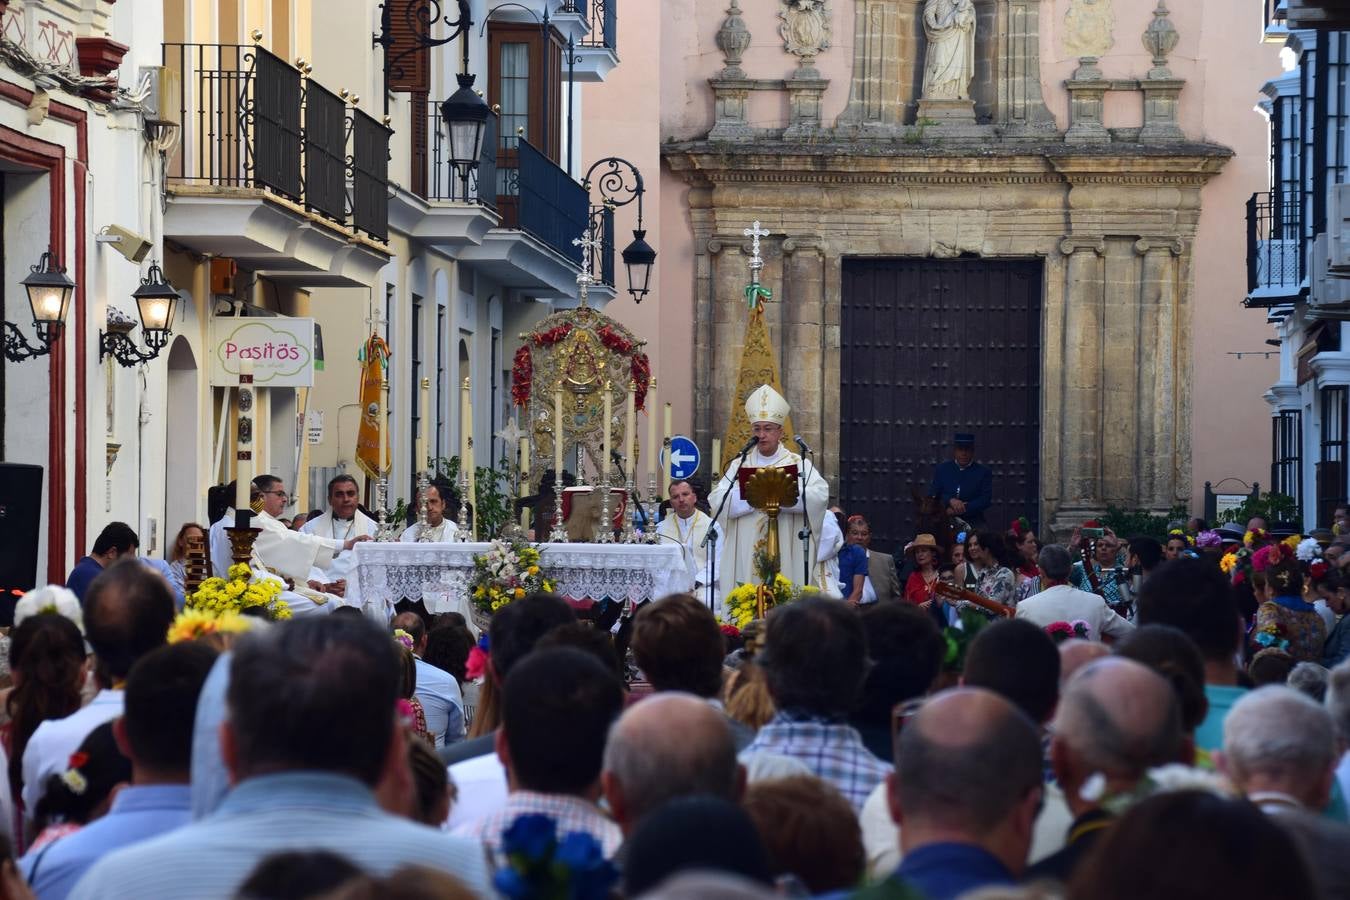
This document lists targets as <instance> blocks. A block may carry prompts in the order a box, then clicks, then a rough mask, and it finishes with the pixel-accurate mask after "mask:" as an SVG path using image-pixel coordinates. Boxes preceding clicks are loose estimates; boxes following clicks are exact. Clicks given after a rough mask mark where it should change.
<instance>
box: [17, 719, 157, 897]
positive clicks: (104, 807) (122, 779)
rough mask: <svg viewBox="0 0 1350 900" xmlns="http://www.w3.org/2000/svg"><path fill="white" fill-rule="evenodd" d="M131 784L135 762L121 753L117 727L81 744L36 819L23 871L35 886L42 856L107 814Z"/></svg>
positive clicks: (101, 729) (51, 782) (52, 780)
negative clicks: (118, 794) (116, 796)
mask: <svg viewBox="0 0 1350 900" xmlns="http://www.w3.org/2000/svg"><path fill="white" fill-rule="evenodd" d="M130 782H131V760H129V759H127V758H126V757H125V756H123V755H122V751H121V750H119V749H118V748H117V741H116V739H115V738H114V737H113V726H112V723H111V722H104V723H103V724H102V725H100V726H98V727H97V728H95V729H94V730H93V731H91V732H89V736H88V737H86V738H85V739H84V740H83V741H81V742H80V749H78V750H76V751H75V752H74V753H72V754H71V755H70V759H69V760H68V761H67V763H66V770H65V771H64V772H61V773H60V774H57V775H51V776H49V777H48V779H47V790H46V793H44V794H43V795H42V799H41V800H39V801H38V804H37V809H36V810H34V815H33V818H34V829H35V830H36V831H37V837H36V838H35V839H34V840H33V843H32V845H31V846H30V847H29V848H28V853H27V854H26V855H25V856H24V858H23V859H21V860H19V869H20V870H21V871H23V872H25V873H26V874H27V876H28V879H29V880H30V881H31V880H32V879H33V876H34V874H36V872H37V869H38V867H39V866H41V864H42V852H43V851H44V850H45V849H46V848H47V847H49V846H51V845H52V844H53V843H54V842H56V841H57V840H59V839H61V838H63V837H65V836H66V835H68V834H73V833H74V832H76V831H79V830H80V829H81V828H83V827H84V826H85V825H88V824H89V823H90V822H92V821H94V820H95V819H97V818H99V817H101V816H103V815H104V814H105V813H107V812H108V809H109V807H111V806H112V801H113V795H114V794H115V793H116V791H117V789H118V788H119V787H121V786H122V785H124V784H129V783H130Z"/></svg>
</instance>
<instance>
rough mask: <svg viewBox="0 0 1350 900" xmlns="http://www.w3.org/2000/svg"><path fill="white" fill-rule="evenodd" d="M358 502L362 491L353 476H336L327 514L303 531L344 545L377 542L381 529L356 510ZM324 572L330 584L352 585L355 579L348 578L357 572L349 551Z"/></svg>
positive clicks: (329, 487)
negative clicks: (363, 540) (360, 540)
mask: <svg viewBox="0 0 1350 900" xmlns="http://www.w3.org/2000/svg"><path fill="white" fill-rule="evenodd" d="M359 498H360V489H359V488H358V487H357V485H356V479H355V478H353V477H352V476H350V475H338V476H335V477H334V478H333V479H332V480H331V481H329V482H328V512H326V513H324V514H323V515H321V516H317V517H316V518H313V519H309V520H308V521H306V522H305V524H304V526H303V527H301V529H300V531H301V532H303V533H304V534H312V535H315V536H317V537H321V538H329V539H330V540H335V541H341V542H343V543H344V544H345V543H346V542H347V541H348V540H349V539H351V538H354V537H362V536H364V537H367V538H371V539H374V537H375V533H376V532H377V531H378V530H379V526H378V525H376V524H375V520H374V519H372V518H371V517H370V516H368V515H366V514H365V513H363V512H361V510H360V509H358V508H357V501H358V500H359ZM321 568H324V569H325V571H326V572H327V575H328V580H329V581H333V582H336V581H340V580H345V581H347V582H348V585H350V584H351V582H352V581H353V580H354V579H352V578H350V577H349V576H350V575H351V574H352V572H353V570H355V568H356V558H355V555H354V554H353V553H352V552H351V550H350V549H347V550H343V551H342V552H340V553H338V554H337V555H336V556H335V557H334V559H333V562H332V565H329V566H327V567H321ZM311 577H316V576H313V575H311Z"/></svg>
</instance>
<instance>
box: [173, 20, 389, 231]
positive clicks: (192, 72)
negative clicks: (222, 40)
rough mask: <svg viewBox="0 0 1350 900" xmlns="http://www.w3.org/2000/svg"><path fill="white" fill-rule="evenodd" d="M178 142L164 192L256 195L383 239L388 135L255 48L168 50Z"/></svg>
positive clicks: (226, 46) (227, 46) (205, 46)
mask: <svg viewBox="0 0 1350 900" xmlns="http://www.w3.org/2000/svg"><path fill="white" fill-rule="evenodd" d="M164 65H165V67H166V68H168V69H170V70H172V71H174V72H175V73H176V74H177V75H178V86H179V87H178V92H179V95H178V97H176V98H173V99H172V100H171V101H170V102H176V103H177V104H178V111H179V116H180V121H181V122H182V127H183V138H182V142H181V144H180V145H179V147H178V150H177V152H176V153H175V154H174V156H173V158H172V159H171V160H170V162H169V172H168V180H169V182H170V183H171V184H201V185H214V186H219V187H236V188H263V189H266V190H268V191H270V192H272V193H275V194H277V195H279V196H282V197H285V198H287V199H289V200H292V201H294V202H296V203H302V204H304V205H305V207H306V208H308V209H309V210H311V211H313V212H315V213H317V214H319V215H321V216H323V217H324V218H327V219H330V220H332V221H334V222H336V223H338V224H343V225H346V224H349V223H350V224H351V225H352V226H353V227H355V228H358V229H360V230H361V231H364V232H366V233H367V234H369V235H370V236H372V237H375V238H378V239H381V240H383V239H384V238H386V237H387V236H388V200H387V195H388V189H389V185H388V182H389V178H388V172H389V135H390V131H389V129H388V128H385V127H384V126H383V125H381V124H380V123H378V122H376V121H375V120H374V119H372V118H371V117H370V116H368V115H366V114H365V113H362V112H359V111H356V110H349V109H348V108H347V105H346V103H345V102H344V101H343V100H342V99H341V98H339V97H338V96H336V95H335V94H333V93H332V92H331V91H329V90H328V89H326V88H324V87H323V86H322V85H320V84H318V83H317V82H314V81H312V80H306V79H305V78H303V77H302V76H301V74H300V71H299V70H298V69H296V68H295V67H294V66H292V65H290V64H289V63H287V62H286V61H285V60H283V59H281V58H280V57H277V56H274V55H273V54H271V53H269V52H268V51H266V50H264V49H262V48H261V47H257V46H241V45H235V44H165V45H164Z"/></svg>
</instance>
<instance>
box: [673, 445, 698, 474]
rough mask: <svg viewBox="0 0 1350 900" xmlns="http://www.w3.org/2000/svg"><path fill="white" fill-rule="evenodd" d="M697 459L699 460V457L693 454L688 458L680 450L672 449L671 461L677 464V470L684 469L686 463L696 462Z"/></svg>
mask: <svg viewBox="0 0 1350 900" xmlns="http://www.w3.org/2000/svg"><path fill="white" fill-rule="evenodd" d="M696 459H698V457H697V456H696V455H694V454H692V453H691V454H689V455H688V456H686V455H685V454H683V453H681V452H680V451H679V450H675V449H672V450H671V451H670V461H671V462H672V463H674V464H675V467H676V468H679V469H683V468H684V464H685V463H687V462H694V461H695V460H696Z"/></svg>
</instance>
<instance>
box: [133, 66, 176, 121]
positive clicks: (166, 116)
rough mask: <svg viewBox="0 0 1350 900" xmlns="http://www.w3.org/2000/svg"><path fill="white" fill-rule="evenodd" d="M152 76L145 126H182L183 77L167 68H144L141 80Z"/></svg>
mask: <svg viewBox="0 0 1350 900" xmlns="http://www.w3.org/2000/svg"><path fill="white" fill-rule="evenodd" d="M146 75H149V76H150V84H149V87H150V92H149V94H147V95H146V98H145V100H144V104H143V105H144V107H145V124H147V125H182V124H183V111H182V101H183V92H182V76H181V75H180V74H179V73H178V71H177V70H176V69H170V68H169V67H167V66H144V67H142V68H141V78H142V79H144V78H145V77H146Z"/></svg>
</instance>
